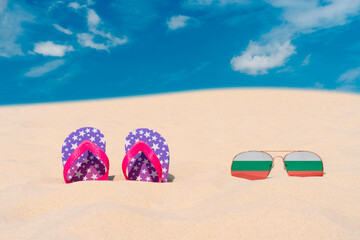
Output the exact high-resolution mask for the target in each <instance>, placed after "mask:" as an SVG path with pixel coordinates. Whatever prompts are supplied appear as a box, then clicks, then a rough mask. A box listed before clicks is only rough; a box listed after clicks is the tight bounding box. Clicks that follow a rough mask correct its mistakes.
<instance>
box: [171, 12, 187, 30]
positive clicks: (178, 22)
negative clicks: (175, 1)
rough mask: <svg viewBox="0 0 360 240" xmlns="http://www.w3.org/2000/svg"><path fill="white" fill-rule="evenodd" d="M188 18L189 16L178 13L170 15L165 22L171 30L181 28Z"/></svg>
mask: <svg viewBox="0 0 360 240" xmlns="http://www.w3.org/2000/svg"><path fill="white" fill-rule="evenodd" d="M189 20H190V17H188V16H183V15H178V16H172V17H171V18H170V19H169V20H168V21H167V22H166V24H167V25H168V28H169V29H171V30H176V29H179V28H183V27H185V26H186V25H187V22H188V21H189Z"/></svg>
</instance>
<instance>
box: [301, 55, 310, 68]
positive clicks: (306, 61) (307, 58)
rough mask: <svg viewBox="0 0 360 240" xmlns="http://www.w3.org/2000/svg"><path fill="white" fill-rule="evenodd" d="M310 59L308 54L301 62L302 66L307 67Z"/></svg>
mask: <svg viewBox="0 0 360 240" xmlns="http://www.w3.org/2000/svg"><path fill="white" fill-rule="evenodd" d="M310 57H311V54H308V55H307V56H306V58H305V59H304V60H303V62H302V64H301V65H302V66H307V65H309V63H310Z"/></svg>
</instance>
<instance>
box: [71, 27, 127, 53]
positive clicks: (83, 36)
mask: <svg viewBox="0 0 360 240" xmlns="http://www.w3.org/2000/svg"><path fill="white" fill-rule="evenodd" d="M94 32H95V33H96V35H100V36H102V37H104V38H106V39H107V40H105V41H104V42H103V43H95V42H94V38H95V35H94V34H89V33H80V34H78V35H77V38H78V42H79V43H80V45H81V46H83V47H90V48H94V49H96V50H105V51H109V48H110V47H115V46H118V45H122V44H125V43H127V41H128V40H127V38H126V37H124V38H118V37H114V36H112V35H111V33H104V32H101V31H97V30H96V29H95V30H94Z"/></svg>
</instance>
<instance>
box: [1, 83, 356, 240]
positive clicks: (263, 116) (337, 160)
mask: <svg viewBox="0 0 360 240" xmlns="http://www.w3.org/2000/svg"><path fill="white" fill-rule="evenodd" d="M0 117H1V121H0V133H1V137H0V146H1V152H2V156H1V157H0V191H1V192H0V239H66V240H69V239H155V238H159V239H327V240H329V239H354V240H355V239H360V204H359V202H360V190H359V189H360V188H359V187H360V158H359V156H360V95H356V94H349V93H338V92H326V91H307V90H289V89H224V90H206V91H192V92H184V93H171V94H163V95H152V96H141V97H129V98H118V99H104V100H94V101H78V102H63V103H50V104H35V105H23V106H2V107H0ZM87 126H92V127H96V128H98V129H100V130H101V131H102V132H103V133H104V134H105V137H106V142H107V146H106V153H107V155H108V157H109V160H110V171H109V175H110V178H111V179H112V181H104V182H98V181H88V182H77V183H72V184H65V182H64V180H63V176H62V171H63V169H62V164H61V145H62V142H63V141H64V139H65V138H66V137H67V135H68V134H69V133H70V132H71V131H73V130H75V129H77V128H80V127H87ZM140 127H146V128H152V129H154V130H156V131H158V132H159V133H161V134H162V136H163V137H164V138H165V139H166V140H167V143H168V145H169V148H170V171H169V173H170V174H171V175H172V182H169V183H162V184H157V183H146V182H135V181H125V179H124V177H123V174H122V170H121V163H122V159H123V157H124V154H125V151H124V139H125V137H126V135H127V134H128V133H129V132H130V131H131V130H133V129H135V128H140ZM282 149H285V150H310V151H313V152H316V153H317V154H319V155H320V156H321V157H322V159H323V162H324V167H325V175H324V177H311V178H298V177H288V176H287V174H286V171H285V170H284V169H283V163H282V160H281V159H280V158H276V161H275V166H274V168H273V169H272V172H271V173H270V175H269V177H268V178H267V179H266V180H261V181H249V180H245V179H240V178H234V177H232V176H231V174H230V167H231V163H232V159H233V158H234V156H235V155H236V154H238V153H239V152H242V151H247V150H282ZM277 155H279V154H277Z"/></svg>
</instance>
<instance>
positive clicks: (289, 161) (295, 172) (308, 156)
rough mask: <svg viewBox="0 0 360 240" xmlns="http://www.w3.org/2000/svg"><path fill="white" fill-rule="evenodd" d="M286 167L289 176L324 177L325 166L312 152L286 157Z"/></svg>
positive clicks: (294, 153) (296, 153) (297, 153)
mask: <svg viewBox="0 0 360 240" xmlns="http://www.w3.org/2000/svg"><path fill="white" fill-rule="evenodd" d="M284 162H285V167H286V170H287V172H288V174H289V176H297V177H312V176H323V175H324V166H323V163H322V161H321V158H320V157H319V156H318V155H316V154H315V153H312V152H293V153H289V154H288V155H286V157H285V159H284Z"/></svg>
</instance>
